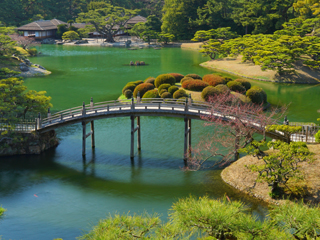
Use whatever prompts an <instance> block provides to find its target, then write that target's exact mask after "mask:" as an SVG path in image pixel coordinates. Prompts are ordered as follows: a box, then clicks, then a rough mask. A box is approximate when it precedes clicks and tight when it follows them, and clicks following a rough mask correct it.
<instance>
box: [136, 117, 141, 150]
mask: <svg viewBox="0 0 320 240" xmlns="http://www.w3.org/2000/svg"><path fill="white" fill-rule="evenodd" d="M137 128H138V133H137V137H138V146H137V147H138V151H141V125H140V117H137Z"/></svg>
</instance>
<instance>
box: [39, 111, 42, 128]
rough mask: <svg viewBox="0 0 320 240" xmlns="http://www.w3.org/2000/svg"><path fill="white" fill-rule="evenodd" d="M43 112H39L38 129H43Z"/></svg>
mask: <svg viewBox="0 0 320 240" xmlns="http://www.w3.org/2000/svg"><path fill="white" fill-rule="evenodd" d="M41 127H42V126H41V113H38V129H41Z"/></svg>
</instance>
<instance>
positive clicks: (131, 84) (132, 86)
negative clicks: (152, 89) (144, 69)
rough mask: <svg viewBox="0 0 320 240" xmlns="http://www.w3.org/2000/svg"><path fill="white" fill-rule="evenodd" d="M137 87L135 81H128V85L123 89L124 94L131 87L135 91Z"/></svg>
mask: <svg viewBox="0 0 320 240" xmlns="http://www.w3.org/2000/svg"><path fill="white" fill-rule="evenodd" d="M135 88H136V85H135V84H133V83H127V85H125V86H124V87H123V89H122V94H123V95H124V92H125V91H126V90H128V89H130V90H131V91H132V92H133V91H134V89H135Z"/></svg>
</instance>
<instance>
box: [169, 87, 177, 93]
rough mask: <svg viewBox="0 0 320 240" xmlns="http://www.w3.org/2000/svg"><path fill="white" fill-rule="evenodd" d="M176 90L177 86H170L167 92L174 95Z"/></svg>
mask: <svg viewBox="0 0 320 240" xmlns="http://www.w3.org/2000/svg"><path fill="white" fill-rule="evenodd" d="M178 90H179V88H178V87H177V86H171V87H169V89H168V92H169V93H171V94H174V93H175V92H176V91H178Z"/></svg>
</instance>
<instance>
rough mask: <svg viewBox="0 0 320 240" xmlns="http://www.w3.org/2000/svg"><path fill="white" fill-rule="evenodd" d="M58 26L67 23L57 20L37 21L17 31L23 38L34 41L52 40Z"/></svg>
mask: <svg viewBox="0 0 320 240" xmlns="http://www.w3.org/2000/svg"><path fill="white" fill-rule="evenodd" d="M60 24H66V25H67V23H65V22H63V21H60V20H58V19H52V20H39V21H35V22H32V23H28V24H26V25H23V26H21V27H18V28H17V30H18V31H21V32H23V36H24V37H34V38H36V39H44V38H53V37H54V36H55V34H56V32H57V29H58V25H60Z"/></svg>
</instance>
